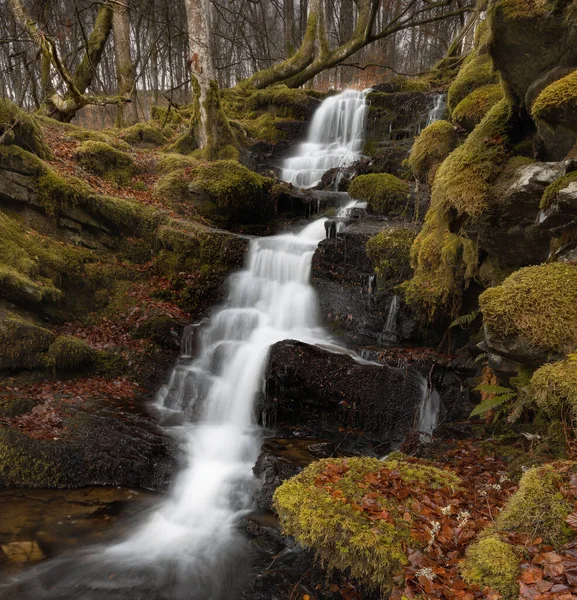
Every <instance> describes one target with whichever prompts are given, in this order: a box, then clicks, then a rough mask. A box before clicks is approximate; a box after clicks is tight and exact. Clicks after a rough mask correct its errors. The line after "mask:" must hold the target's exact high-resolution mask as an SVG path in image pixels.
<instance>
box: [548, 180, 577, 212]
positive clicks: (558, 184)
mask: <svg viewBox="0 0 577 600" xmlns="http://www.w3.org/2000/svg"><path fill="white" fill-rule="evenodd" d="M575 182H577V171H574V172H572V173H569V174H568V175H565V177H561V179H557V181H554V182H553V183H552V184H551V185H549V186H548V187H547V189H546V190H545V192H544V194H543V197H542V198H541V205H540V208H541V210H546V209H548V208H549V207H550V206H551V204H553V203H554V202H556V200H557V194H558V193H559V192H560V191H561V190H564V189H565V188H567V187H569V185H571V184H572V183H575Z"/></svg>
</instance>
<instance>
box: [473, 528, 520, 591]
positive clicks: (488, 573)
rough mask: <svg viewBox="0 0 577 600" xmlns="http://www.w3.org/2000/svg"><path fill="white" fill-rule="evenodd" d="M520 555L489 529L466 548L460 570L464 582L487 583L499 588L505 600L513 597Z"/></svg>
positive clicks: (483, 584) (480, 584) (494, 588)
mask: <svg viewBox="0 0 577 600" xmlns="http://www.w3.org/2000/svg"><path fill="white" fill-rule="evenodd" d="M522 558H523V554H522V552H521V551H520V550H519V549H518V548H516V547H515V546H513V545H512V544H509V543H508V542H506V541H504V540H503V539H502V538H501V537H500V536H499V535H498V534H497V533H492V532H490V531H489V532H486V533H485V534H481V536H480V538H479V539H478V540H476V541H475V542H473V543H472V544H471V545H470V546H469V547H468V548H467V553H466V558H465V560H464V561H463V563H462V565H461V572H462V574H463V578H464V579H465V581H467V583H471V584H476V585H478V586H479V587H480V588H481V589H482V590H483V589H485V588H487V587H489V588H491V589H493V590H497V591H498V592H500V593H501V594H502V597H503V598H504V599H505V600H515V599H516V598H518V597H519V584H518V583H517V579H518V577H519V575H520V574H521V569H520V566H519V564H520V562H521V559H522Z"/></svg>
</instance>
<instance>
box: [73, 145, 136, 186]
mask: <svg viewBox="0 0 577 600" xmlns="http://www.w3.org/2000/svg"><path fill="white" fill-rule="evenodd" d="M75 157H76V160H77V161H78V164H80V165H81V166H82V167H84V168H85V169H86V170H87V171H90V172H92V173H95V174H96V175H100V176H103V177H106V178H110V179H112V180H114V181H116V182H117V183H118V184H119V185H128V184H129V183H130V181H131V180H132V177H133V175H134V174H135V172H136V165H135V163H134V160H133V158H132V157H131V156H130V155H129V154H127V153H126V152H122V151H121V150H116V149H115V148H113V147H112V146H110V145H109V144H106V143H104V142H92V141H87V142H83V143H82V144H81V145H80V146H79V148H78V149H77V150H76V155H75Z"/></svg>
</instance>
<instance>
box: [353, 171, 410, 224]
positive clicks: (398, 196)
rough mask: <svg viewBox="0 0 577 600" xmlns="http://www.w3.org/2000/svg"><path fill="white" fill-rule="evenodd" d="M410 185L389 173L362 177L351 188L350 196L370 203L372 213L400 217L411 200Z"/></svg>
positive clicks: (354, 181)
mask: <svg viewBox="0 0 577 600" xmlns="http://www.w3.org/2000/svg"><path fill="white" fill-rule="evenodd" d="M409 192H410V188H409V184H408V183H407V182H406V181H403V180H402V179H399V178H398V177H395V176H394V175H391V174H389V173H373V174H371V175H360V176H359V177H357V178H356V179H354V180H353V181H352V183H351V185H350V186H349V195H350V197H351V198H354V199H355V200H363V201H365V202H367V203H368V208H369V210H370V211H371V212H374V213H377V214H391V215H398V214H401V213H402V212H403V209H404V208H405V207H406V205H407V202H408V199H409Z"/></svg>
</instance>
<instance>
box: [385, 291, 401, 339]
mask: <svg viewBox="0 0 577 600" xmlns="http://www.w3.org/2000/svg"><path fill="white" fill-rule="evenodd" d="M400 306H401V302H400V299H399V296H397V294H395V295H394V296H393V298H392V299H391V305H390V306H389V314H388V315H387V321H386V323H385V333H396V332H397V315H398V313H399V308H400Z"/></svg>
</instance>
